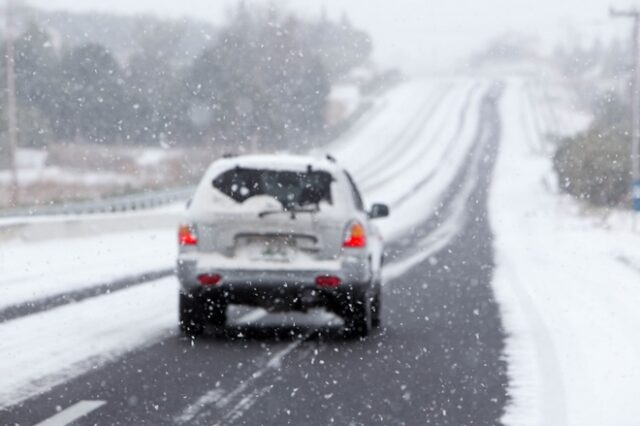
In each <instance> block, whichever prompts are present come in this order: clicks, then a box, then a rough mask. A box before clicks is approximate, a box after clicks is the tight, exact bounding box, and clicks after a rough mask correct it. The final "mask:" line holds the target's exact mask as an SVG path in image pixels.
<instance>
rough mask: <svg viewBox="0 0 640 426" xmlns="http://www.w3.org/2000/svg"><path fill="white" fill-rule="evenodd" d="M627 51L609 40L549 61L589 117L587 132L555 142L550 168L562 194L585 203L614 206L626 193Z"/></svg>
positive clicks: (628, 167) (566, 50)
mask: <svg viewBox="0 0 640 426" xmlns="http://www.w3.org/2000/svg"><path fill="white" fill-rule="evenodd" d="M628 52H629V49H628V48H627V46H626V45H625V44H624V43H621V42H620V41H618V40H613V41H612V42H610V44H609V45H604V44H603V43H602V42H596V43H594V44H593V45H592V46H591V47H589V48H581V47H572V48H558V49H557V51H556V53H555V62H556V63H557V64H558V65H559V67H560V69H561V71H562V75H563V77H564V78H565V79H566V80H567V81H568V82H570V83H571V84H572V85H573V87H574V92H575V93H576V94H578V96H579V102H580V103H581V104H582V105H584V106H586V107H587V108H588V109H589V110H590V111H591V112H592V114H593V121H592V122H591V125H590V126H589V128H588V129H586V130H585V131H583V132H581V133H578V134H576V135H573V136H570V137H565V138H562V139H560V140H559V141H558V143H557V147H556V152H555V155H554V161H553V164H554V168H555V170H556V173H557V176H558V184H559V187H560V189H561V190H562V191H564V192H566V193H568V194H570V195H572V196H574V197H575V198H577V199H579V200H581V201H584V202H586V203H588V204H590V205H594V206H600V207H615V206H620V205H622V204H623V203H625V202H627V201H628V200H629V198H630V191H631V161H630V158H629V157H630V154H629V153H630V149H631V145H630V144H631V135H630V128H631V125H630V114H629V111H630V108H631V107H630V102H629V96H630V86H629V81H630V78H631V64H630V59H629V53H628Z"/></svg>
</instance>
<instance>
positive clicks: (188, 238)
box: [178, 225, 198, 246]
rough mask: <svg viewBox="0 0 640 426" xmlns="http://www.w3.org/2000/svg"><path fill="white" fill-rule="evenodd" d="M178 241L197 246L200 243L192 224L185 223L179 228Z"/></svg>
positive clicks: (182, 244)
mask: <svg viewBox="0 0 640 426" xmlns="http://www.w3.org/2000/svg"><path fill="white" fill-rule="evenodd" d="M178 242H179V243H180V245H181V246H195V245H196V244H198V237H196V234H195V233H194V232H193V229H192V228H191V227H190V226H188V225H183V226H181V227H180V229H179V230H178Z"/></svg>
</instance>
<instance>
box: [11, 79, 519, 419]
mask: <svg viewBox="0 0 640 426" xmlns="http://www.w3.org/2000/svg"><path fill="white" fill-rule="evenodd" d="M499 97H500V89H499V88H498V87H495V88H493V89H492V90H490V91H488V92H487V94H486V95H484V97H483V98H482V101H481V106H480V109H479V114H480V115H481V116H480V120H479V124H478V128H477V130H476V138H475V141H474V143H473V145H472V148H471V150H470V151H469V152H468V153H467V154H466V160H465V162H464V165H463V167H462V168H461V169H460V170H458V171H457V176H456V178H455V179H454V181H453V183H452V184H451V185H450V186H449V188H448V189H447V191H446V193H445V194H444V196H443V197H442V200H441V203H440V206H439V207H438V209H437V210H436V211H431V212H425V220H424V222H423V223H422V224H421V225H420V226H418V227H417V228H415V229H414V230H412V232H411V233H409V234H407V235H406V236H404V237H402V238H400V239H398V240H395V241H394V242H392V243H391V244H389V245H388V247H387V262H388V264H389V265H393V264H394V262H398V261H400V260H402V259H407V258H411V257H412V256H413V257H415V256H417V255H419V254H420V253H424V252H425V250H430V252H429V255H428V256H424V258H423V259H421V260H420V261H417V262H414V263H415V264H414V265H412V266H411V267H408V268H406V270H400V272H398V273H396V274H394V275H393V277H392V278H391V279H390V280H388V281H387V282H386V283H385V286H384V300H383V326H382V327H381V328H380V329H379V330H377V331H375V332H374V333H373V334H372V335H371V336H370V337H368V338H366V339H362V340H349V339H346V338H345V337H344V336H343V335H342V333H341V329H340V325H341V322H340V320H339V319H338V318H336V317H334V316H332V315H329V314H323V313H322V312H314V313H311V314H308V315H304V314H290V315H289V314H287V315H284V314H283V315H280V314H278V315H275V314H270V315H264V314H263V313H261V312H260V311H252V310H250V309H243V308H235V309H233V311H232V312H231V317H232V320H231V324H230V325H229V326H228V327H226V328H225V329H222V330H215V329H213V330H209V333H208V334H207V335H206V336H204V337H202V338H199V339H197V340H196V341H190V340H189V339H187V338H184V337H181V336H180V335H179V333H178V332H177V330H176V332H175V333H174V334H172V335H171V336H169V337H167V338H166V339H164V340H162V341H160V342H159V343H157V344H154V345H153V346H150V347H146V348H144V349H139V350H136V351H133V352H131V353H129V354H127V355H126V356H125V357H123V358H120V359H119V360H117V361H114V362H111V363H108V364H106V365H101V366H99V367H97V368H95V369H93V370H91V371H89V372H88V373H86V374H83V375H81V376H79V377H77V378H75V379H73V380H70V381H67V382H65V383H64V384H62V385H59V386H55V387H53V388H52V389H48V390H47V389H46V387H44V385H43V392H44V393H42V394H40V395H39V396H36V397H33V398H31V399H28V400H26V401H24V402H22V403H20V404H19V405H17V406H14V407H11V408H9V409H7V410H5V411H1V412H0V423H2V424H7V425H10V424H20V425H33V424H37V423H38V422H42V421H43V420H45V419H50V420H51V422H52V423H49V424H58V425H60V424H68V422H69V421H70V420H73V419H74V418H79V420H75V422H72V423H71V424H75V425H92V424H97V425H157V426H160V425H181V424H184V425H217V424H220V425H258V424H265V425H286V424H291V425H329V424H336V425H370V424H380V425H424V424H433V425H495V424H499V423H500V419H501V416H502V414H503V412H504V409H505V405H506V403H507V402H508V396H507V384H508V380H507V376H506V363H505V361H504V360H503V358H502V350H503V341H504V337H505V336H504V332H503V330H502V326H501V321H500V317H499V313H498V307H497V305H496V303H495V301H494V300H493V296H492V290H491V276H492V270H493V253H492V234H491V229H490V226H489V223H488V218H487V198H488V188H489V186H490V185H489V182H490V180H491V174H492V169H493V164H494V159H495V156H496V152H497V149H498V147H499V143H500V120H499V114H498V110H497V102H498V100H499ZM417 161H419V160H417ZM452 217H455V218H457V219H456V221H457V223H458V225H459V226H460V228H459V229H458V230H457V231H456V233H455V236H453V237H452V238H450V239H448V240H446V243H444V244H441V245H438V244H436V243H437V242H438V241H440V240H437V239H436V240H434V241H435V242H434V241H432V240H433V239H431V240H430V236H432V235H434V234H436V233H437V232H438V230H440V229H442V228H443V227H446V226H448V225H447V221H448V220H450V219H451V218H452ZM398 220H401V218H398ZM39 309H40V308H39ZM16 315H17V314H16ZM9 317H10V316H9ZM135 325H136V324H131V326H132V327H135ZM87 327H91V324H87ZM176 328H177V327H176ZM37 344H38V343H37V342H33V350H37ZM68 350H70V351H73V350H74V348H68ZM82 401H85V402H82ZM89 401H98V402H89ZM56 413H58V415H57V417H53V418H52V416H54V415H56ZM65 419H66V420H65ZM55 422H58V423H55ZM65 422H66V423H65ZM44 424H47V423H44Z"/></svg>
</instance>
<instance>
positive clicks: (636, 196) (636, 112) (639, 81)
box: [610, 8, 640, 229]
mask: <svg viewBox="0 0 640 426" xmlns="http://www.w3.org/2000/svg"><path fill="white" fill-rule="evenodd" d="M610 14H611V17H612V18H627V19H632V20H633V34H632V40H631V46H632V49H633V52H632V56H633V80H632V83H631V84H632V88H631V175H632V185H633V187H632V191H631V196H632V198H633V208H634V210H636V211H639V210H640V164H639V163H638V154H639V153H640V58H639V56H640V40H639V39H638V37H639V36H640V11H638V9H630V10H623V11H621V10H615V9H613V8H611V10H610ZM633 217H634V229H635V215H634V216H633Z"/></svg>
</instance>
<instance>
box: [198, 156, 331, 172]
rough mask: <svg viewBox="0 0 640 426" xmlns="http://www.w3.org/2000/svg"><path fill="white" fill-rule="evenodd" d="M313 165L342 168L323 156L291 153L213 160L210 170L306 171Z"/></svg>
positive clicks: (314, 166) (318, 167) (326, 168)
mask: <svg viewBox="0 0 640 426" xmlns="http://www.w3.org/2000/svg"><path fill="white" fill-rule="evenodd" d="M309 166H311V167H312V168H314V169H319V170H325V171H329V172H335V171H338V170H340V168H339V167H338V166H337V165H336V164H335V163H333V162H331V161H329V160H327V159H326V158H322V157H312V156H306V155H290V154H268V155H264V154H263V155H244V156H239V157H230V158H223V159H220V160H217V161H215V162H213V164H212V165H211V169H210V170H215V171H218V172H219V171H222V170H226V169H230V168H233V167H245V168H252V169H268V170H295V171H306V170H307V168H308V167H309Z"/></svg>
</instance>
